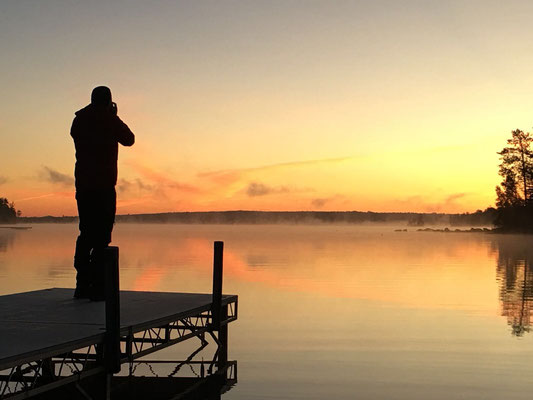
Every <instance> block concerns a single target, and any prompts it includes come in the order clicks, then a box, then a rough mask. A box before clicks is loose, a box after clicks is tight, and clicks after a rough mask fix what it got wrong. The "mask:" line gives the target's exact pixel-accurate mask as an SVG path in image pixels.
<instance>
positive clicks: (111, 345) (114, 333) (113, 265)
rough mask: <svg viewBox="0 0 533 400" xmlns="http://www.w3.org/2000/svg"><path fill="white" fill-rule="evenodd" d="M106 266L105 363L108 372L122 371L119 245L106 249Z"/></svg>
mask: <svg viewBox="0 0 533 400" xmlns="http://www.w3.org/2000/svg"><path fill="white" fill-rule="evenodd" d="M104 266H105V274H106V277H105V278H106V279H105V325H106V333H105V349H104V357H105V361H104V362H105V365H106V369H107V372H108V373H109V374H113V373H116V372H120V287H119V272H118V247H115V246H109V247H107V248H106V249H105V250H104Z"/></svg>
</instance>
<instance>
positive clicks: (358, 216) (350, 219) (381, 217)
mask: <svg viewBox="0 0 533 400" xmlns="http://www.w3.org/2000/svg"><path fill="white" fill-rule="evenodd" d="M495 212H496V210H495V209H493V208H489V209H487V210H485V211H481V210H478V211H476V212H475V213H464V214H444V213H409V212H408V213H386V212H384V213H379V212H371V211H367V212H364V211H207V212H170V213H158V214H132V215H117V216H116V221H117V222H126V223H163V224H164V223H174V224H251V225H253V224H302V225H303V224H364V223H382V224H386V223H394V224H398V223H404V224H406V225H409V226H417V227H421V226H427V225H430V226H431V225H451V226H483V227H486V226H492V223H493V221H494V213H495ZM20 220H21V222H25V223H39V222H46V223H71V222H76V221H77V217H72V216H69V217H66V216H65V217H52V216H46V217H21V219H20Z"/></svg>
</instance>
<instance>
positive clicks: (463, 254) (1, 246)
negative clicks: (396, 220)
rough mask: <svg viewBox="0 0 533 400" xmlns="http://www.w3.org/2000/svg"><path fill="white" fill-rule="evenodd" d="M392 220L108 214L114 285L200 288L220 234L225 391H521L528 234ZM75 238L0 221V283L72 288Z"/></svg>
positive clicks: (526, 354) (331, 394) (339, 394)
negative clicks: (180, 219)
mask: <svg viewBox="0 0 533 400" xmlns="http://www.w3.org/2000/svg"><path fill="white" fill-rule="evenodd" d="M394 228H395V227H392V226H366V227H365V226H326V225H324V226H286V225H275V226H246V225H245V226H243V225H233V226H228V225H217V226H214V225H202V226H200V225H170V224H169V225H141V224H118V225H116V226H115V231H114V236H113V245H116V246H119V247H120V266H121V288H122V289H130V290H154V291H184V292H187V291H191V292H205V293H209V292H211V285H212V281H211V279H212V251H213V250H212V248H213V241H214V240H223V241H224V242H225V253H224V268H225V270H224V273H225V275H224V292H225V293H231V294H238V295H239V319H238V321H237V322H235V323H232V324H231V326H230V330H229V333H230V343H229V356H230V359H235V360H237V361H238V380H239V381H238V384H237V385H236V386H235V387H234V388H233V389H232V390H231V391H229V392H228V393H226V394H225V395H224V396H223V399H225V400H230V399H278V398H280V399H281V398H283V399H329V398H335V399H368V400H377V399H383V400H391V399H409V400H412V399H425V400H426V399H433V400H435V399H446V400H452V399H484V400H486V399H503V398H505V399H529V398H530V397H531V393H532V392H533V361H532V360H533V332H529V331H530V328H531V313H532V307H533V270H532V269H531V266H530V264H529V261H530V260H533V236H525V235H505V236H504V235H492V234H483V233H435V232H415V231H414V229H409V230H410V231H409V232H394ZM402 228H403V227H402ZM76 236H77V226H76V225H74V224H65V225H52V224H50V225H48V224H42V225H40V224H36V225H33V229H31V230H27V231H19V230H9V229H0V294H8V293H15V292H22V291H28V290H36V289H42V288H48V287H73V285H74V269H73V267H72V257H73V251H74V243H75V239H76ZM177 347H179V346H177ZM172 351H176V350H172ZM165 356H166V357H167V358H172V354H170V355H169V354H168V352H167V354H166V355H165Z"/></svg>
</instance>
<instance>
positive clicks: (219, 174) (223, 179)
mask: <svg viewBox="0 0 533 400" xmlns="http://www.w3.org/2000/svg"><path fill="white" fill-rule="evenodd" d="M350 159H352V157H338V158H325V159H319V160H304V161H289V162H284V163H277V164H269V165H262V166H259V167H250V168H237V169H226V170H219V171H209V172H202V173H199V174H198V177H199V178H206V179H210V180H211V181H214V182H217V183H220V184H230V183H233V182H235V181H238V180H240V179H241V178H242V176H243V175H245V174H247V173H250V172H259V171H267V170H273V169H280V168H290V167H305V166H312V165H317V164H330V163H339V162H342V161H347V160H350Z"/></svg>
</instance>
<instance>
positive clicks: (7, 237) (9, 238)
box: [0, 229, 15, 253]
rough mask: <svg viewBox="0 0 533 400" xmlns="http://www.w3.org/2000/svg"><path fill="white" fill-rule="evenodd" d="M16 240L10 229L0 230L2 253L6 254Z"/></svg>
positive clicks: (0, 249)
mask: <svg viewBox="0 0 533 400" xmlns="http://www.w3.org/2000/svg"><path fill="white" fill-rule="evenodd" d="M14 240H15V232H13V231H12V230H10V229H0V252H4V253H5V252H6V251H7V250H8V248H9V247H10V246H12V245H13V242H14Z"/></svg>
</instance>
